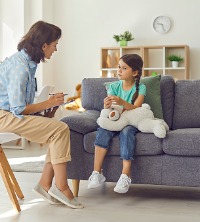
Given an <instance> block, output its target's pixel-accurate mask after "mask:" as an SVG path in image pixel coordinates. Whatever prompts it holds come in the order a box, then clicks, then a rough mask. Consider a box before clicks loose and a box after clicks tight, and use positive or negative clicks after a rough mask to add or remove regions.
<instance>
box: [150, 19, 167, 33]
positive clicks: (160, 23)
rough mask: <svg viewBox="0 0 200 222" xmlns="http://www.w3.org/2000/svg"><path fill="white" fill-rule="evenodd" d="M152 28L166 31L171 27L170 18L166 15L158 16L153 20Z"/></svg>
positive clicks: (160, 31)
mask: <svg viewBox="0 0 200 222" xmlns="http://www.w3.org/2000/svg"><path fill="white" fill-rule="evenodd" d="M153 28H154V30H155V31H156V32H158V33H162V34H164V33H167V32H168V31H169V30H170V28H171V20H170V18H169V17H167V16H158V17H156V18H155V19H154V21H153Z"/></svg>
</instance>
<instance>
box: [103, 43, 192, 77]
mask: <svg viewBox="0 0 200 222" xmlns="http://www.w3.org/2000/svg"><path fill="white" fill-rule="evenodd" d="M133 53H134V54H138V55H140V56H141V57H142V59H143V62H144V68H143V73H142V75H143V76H150V75H151V74H152V72H157V73H158V74H162V75H166V74H169V75H172V76H174V78H176V79H189V76H190V73H189V47H188V46H187V45H157V46H156V45H154V46H133V47H132V46H127V47H104V48H101V65H100V67H101V76H102V77H116V76H117V66H118V61H119V58H120V57H121V56H123V55H125V54H133ZM171 54H175V55H179V56H181V57H183V58H184V60H183V62H181V63H180V67H177V68H174V67H171V62H170V61H168V59H167V58H168V56H169V55H171Z"/></svg>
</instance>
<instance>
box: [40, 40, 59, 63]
mask: <svg viewBox="0 0 200 222" xmlns="http://www.w3.org/2000/svg"><path fill="white" fill-rule="evenodd" d="M57 45H58V40H56V41H54V42H52V43H50V44H49V45H48V44H47V43H45V44H44V45H43V47H42V50H43V52H44V57H45V58H46V59H50V58H51V56H52V54H53V53H54V52H55V51H57Z"/></svg>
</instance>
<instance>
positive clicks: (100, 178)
mask: <svg viewBox="0 0 200 222" xmlns="http://www.w3.org/2000/svg"><path fill="white" fill-rule="evenodd" d="M105 180H106V178H105V177H104V175H103V174H101V173H99V172H97V171H93V172H92V175H91V176H90V177H89V179H88V189H92V188H96V187H99V186H101V185H102V184H103V183H104V181H105Z"/></svg>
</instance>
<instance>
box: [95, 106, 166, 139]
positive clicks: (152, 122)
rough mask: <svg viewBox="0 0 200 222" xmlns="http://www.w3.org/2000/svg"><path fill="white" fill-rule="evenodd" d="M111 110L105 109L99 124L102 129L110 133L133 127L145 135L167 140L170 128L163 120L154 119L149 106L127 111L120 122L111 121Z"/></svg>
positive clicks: (98, 120) (122, 114)
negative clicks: (151, 134)
mask: <svg viewBox="0 0 200 222" xmlns="http://www.w3.org/2000/svg"><path fill="white" fill-rule="evenodd" d="M109 113H110V109H103V110H102V111H101V114H100V117H99V118H98V119H97V123H98V125H99V126H100V127H102V128H104V129H107V130H110V131H121V130H122V129H123V128H124V127H125V126H127V125H132V126H134V127H136V128H138V129H139V130H140V131H141V132H143V133H154V135H155V136H156V137H158V138H165V137H166V133H167V131H169V127H168V125H167V124H166V122H165V121H164V120H162V119H157V118H154V115H153V112H152V111H151V108H150V106H149V105H148V104H143V105H142V107H139V108H136V109H132V110H125V111H124V112H122V113H121V116H120V118H119V119H118V120H116V121H112V120H110V119H109Z"/></svg>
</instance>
